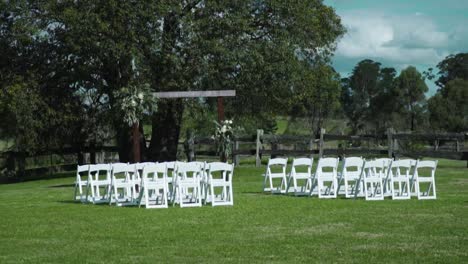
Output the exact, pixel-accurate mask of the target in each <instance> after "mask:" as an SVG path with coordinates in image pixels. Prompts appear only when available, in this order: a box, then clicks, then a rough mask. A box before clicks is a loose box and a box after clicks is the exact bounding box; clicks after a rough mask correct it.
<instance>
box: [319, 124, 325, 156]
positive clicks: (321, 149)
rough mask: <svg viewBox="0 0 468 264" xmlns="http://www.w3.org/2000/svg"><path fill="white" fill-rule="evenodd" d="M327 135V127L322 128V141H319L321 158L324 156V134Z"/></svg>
mask: <svg viewBox="0 0 468 264" xmlns="http://www.w3.org/2000/svg"><path fill="white" fill-rule="evenodd" d="M324 135H325V128H320V142H319V158H322V156H323V149H324V147H325V144H324V142H323V136H324Z"/></svg>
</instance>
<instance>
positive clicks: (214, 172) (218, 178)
mask: <svg viewBox="0 0 468 264" xmlns="http://www.w3.org/2000/svg"><path fill="white" fill-rule="evenodd" d="M207 167H208V173H207V177H206V187H207V188H206V192H205V204H206V202H211V205H212V206H217V205H234V199H233V198H234V197H233V192H232V177H233V175H234V165H233V164H228V163H223V162H212V163H208V164H207ZM216 189H221V193H220V194H218V195H216V193H215V191H216Z"/></svg>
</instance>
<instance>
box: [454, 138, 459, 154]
mask: <svg viewBox="0 0 468 264" xmlns="http://www.w3.org/2000/svg"><path fill="white" fill-rule="evenodd" d="M455 146H456V152H460V141H458V139H457V142H456V145H455Z"/></svg>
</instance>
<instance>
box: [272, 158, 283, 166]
mask: <svg viewBox="0 0 468 264" xmlns="http://www.w3.org/2000/svg"><path fill="white" fill-rule="evenodd" d="M286 164H288V159H284V158H274V159H269V160H268V166H273V165H280V166H286Z"/></svg>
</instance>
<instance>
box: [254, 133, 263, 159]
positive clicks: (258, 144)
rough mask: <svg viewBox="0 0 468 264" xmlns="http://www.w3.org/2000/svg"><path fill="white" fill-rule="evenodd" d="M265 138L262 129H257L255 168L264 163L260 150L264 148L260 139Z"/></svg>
mask: <svg viewBox="0 0 468 264" xmlns="http://www.w3.org/2000/svg"><path fill="white" fill-rule="evenodd" d="M262 136H263V130H262V129H257V140H256V148H255V166H257V167H259V166H260V164H261V163H262V160H261V157H260V150H261V147H262V142H261V141H260V138H261V137H262Z"/></svg>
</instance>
